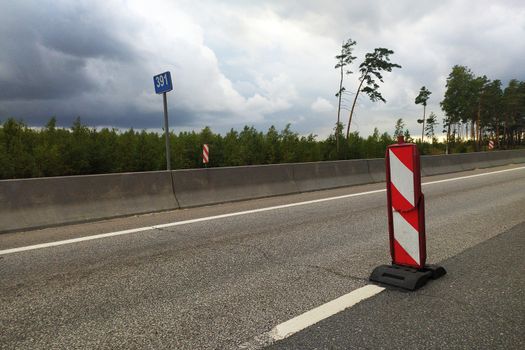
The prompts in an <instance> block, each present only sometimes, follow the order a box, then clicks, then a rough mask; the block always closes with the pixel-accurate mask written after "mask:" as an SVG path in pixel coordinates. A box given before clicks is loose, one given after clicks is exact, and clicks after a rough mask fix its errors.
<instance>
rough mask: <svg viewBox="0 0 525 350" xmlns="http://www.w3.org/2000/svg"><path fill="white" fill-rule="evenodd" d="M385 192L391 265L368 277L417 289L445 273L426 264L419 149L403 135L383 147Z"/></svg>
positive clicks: (437, 267) (380, 281) (384, 282)
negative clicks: (384, 148)
mask: <svg viewBox="0 0 525 350" xmlns="http://www.w3.org/2000/svg"><path fill="white" fill-rule="evenodd" d="M386 191H387V204H388V210H387V212H388V233H389V235H390V255H391V256H392V265H380V266H378V267H376V268H375V269H374V271H372V274H371V275H370V280H371V281H374V282H378V283H381V284H386V285H390V286H395V287H400V288H404V289H409V290H416V289H418V288H421V287H422V286H423V285H425V283H427V281H428V280H429V279H437V278H440V277H441V276H443V275H445V274H446V273H447V272H446V271H445V269H444V268H443V267H441V266H438V265H427V264H426V258H427V257H426V255H427V250H426V240H425V198H424V196H423V193H422V192H421V172H420V161H419V152H418V150H417V147H416V145H414V144H412V143H404V141H403V137H402V136H401V137H399V139H398V143H397V144H395V145H391V146H388V148H387V150H386Z"/></svg>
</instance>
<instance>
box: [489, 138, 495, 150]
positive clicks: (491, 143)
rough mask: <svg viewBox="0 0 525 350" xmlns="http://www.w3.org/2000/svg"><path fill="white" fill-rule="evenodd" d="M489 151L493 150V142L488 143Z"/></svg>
mask: <svg viewBox="0 0 525 350" xmlns="http://www.w3.org/2000/svg"><path fill="white" fill-rule="evenodd" d="M489 149H494V141H492V140H490V141H489Z"/></svg>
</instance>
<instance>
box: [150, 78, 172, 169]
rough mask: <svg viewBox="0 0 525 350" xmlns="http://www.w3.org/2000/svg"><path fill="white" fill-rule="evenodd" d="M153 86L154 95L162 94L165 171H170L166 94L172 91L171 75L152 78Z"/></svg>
mask: <svg viewBox="0 0 525 350" xmlns="http://www.w3.org/2000/svg"><path fill="white" fill-rule="evenodd" d="M153 84H154V85H155V93H156V94H159V95H160V94H162V100H163V102H164V135H165V137H166V169H167V170H171V161H170V158H171V157H170V127H169V125H168V98H167V97H166V93H167V92H168V91H171V90H173V83H172V81H171V73H170V72H169V71H167V72H164V73H161V74H157V75H155V76H153Z"/></svg>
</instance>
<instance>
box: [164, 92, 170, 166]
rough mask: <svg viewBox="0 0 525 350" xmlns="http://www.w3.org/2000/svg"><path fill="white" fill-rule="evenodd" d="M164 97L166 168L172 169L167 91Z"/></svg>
mask: <svg viewBox="0 0 525 350" xmlns="http://www.w3.org/2000/svg"><path fill="white" fill-rule="evenodd" d="M162 99H163V101H164V135H165V137H166V169H167V170H171V161H170V128H169V125H168V98H167V97H166V93H165V92H164V93H163V94H162Z"/></svg>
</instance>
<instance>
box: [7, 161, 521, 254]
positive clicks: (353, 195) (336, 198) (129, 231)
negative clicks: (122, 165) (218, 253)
mask: <svg viewBox="0 0 525 350" xmlns="http://www.w3.org/2000/svg"><path fill="white" fill-rule="evenodd" d="M523 169H525V167H519V168H512V169H505V170H498V171H493V172H489V173H483V174H476V175H467V176H460V177H455V178H451V179H444V180H437V181H430V182H426V183H423V186H425V185H433V184H438V183H443V182H450V181H459V180H464V179H470V178H474V177H480V176H487V175H493V174H501V173H506V172H510V171H516V170H523ZM381 192H385V190H384V189H381V190H374V191H367V192H359V193H352V194H346V195H342V196H336V197H328V198H321V199H314V200H311V201H304V202H297V203H290V204H284V205H276V206H273V207H267V208H259V209H253V210H246V211H240V212H235V213H228V214H222V215H215V216H208V217H203V218H198V219H192V220H185V221H176V222H171V223H168V224H162V225H155V226H146V227H139V228H135V229H130V230H124V231H116V232H109V233H103V234H99V235H92V236H85V237H79V238H73V239H66V240H63V241H55V242H49V243H42V244H35V245H30V246H25V247H19V248H11V249H4V250H0V255H6V254H11V253H18V252H23V251H28V250H34V249H40V248H49V247H55V246H60V245H65V244H71V243H78V242H84V241H91V240H95V239H100V238H107V237H113V236H120V235H125V234H130V233H136V232H143V231H149V230H154V229H156V228H165V227H172V226H179V225H186V224H193V223H196V222H203V221H210V220H217V219H223V218H228V217H232V216H240V215H249V214H255V213H261V212H265V211H270V210H278V209H284V208H292V207H298V206H302V205H309V204H315V203H322V202H328V201H333V200H339V199H345V198H351V197H358V196H365V195H369V194H375V193H381Z"/></svg>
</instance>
